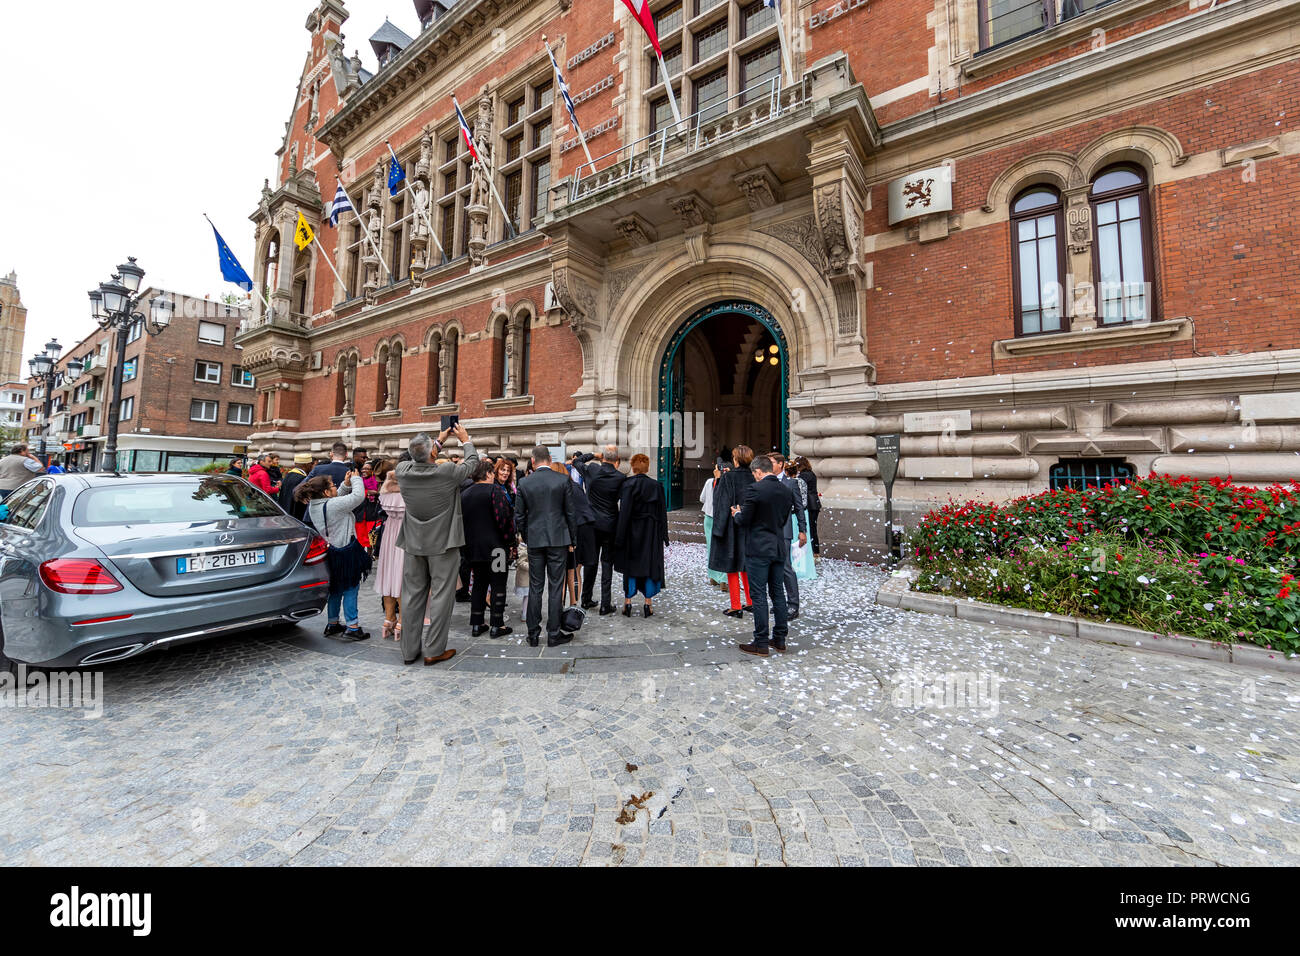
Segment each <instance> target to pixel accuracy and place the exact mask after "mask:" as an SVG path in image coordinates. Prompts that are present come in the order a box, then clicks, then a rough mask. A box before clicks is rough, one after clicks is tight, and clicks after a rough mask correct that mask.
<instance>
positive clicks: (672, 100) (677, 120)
mask: <svg viewBox="0 0 1300 956" xmlns="http://www.w3.org/2000/svg"><path fill="white" fill-rule="evenodd" d="M655 56H657V57H658V58H659V75H660V76H662V77H663V78H664V89H666V90H667V91H668V105H669V106H671V107H672V108H673V121H674V124H675V125H676V126H681V125H682V111H681V110H679V109H678V108H677V95H676V94H675V93H673V78H672V77H671V76H669V75H668V64H666V63H664V55H663V53H661V52H660V51H658V50H655Z"/></svg>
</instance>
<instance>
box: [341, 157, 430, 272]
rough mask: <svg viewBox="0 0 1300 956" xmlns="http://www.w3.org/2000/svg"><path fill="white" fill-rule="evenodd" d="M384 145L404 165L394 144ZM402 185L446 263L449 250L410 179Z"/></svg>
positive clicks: (394, 159)
mask: <svg viewBox="0 0 1300 956" xmlns="http://www.w3.org/2000/svg"><path fill="white" fill-rule="evenodd" d="M384 145H385V146H387V147H388V155H389V156H392V157H393V162H395V163H397V165H399V166H400V165H402V164H401V163H400V162H399V161H398V159H397V154H396V153H395V152H393V144H392V143H391V142H389V141H388V140H384ZM402 185H404V186H405V187H406V192H407V194H408V195H410V197H411V205H412V206H414V207H415V209H416V211H417V212H418V213H419V214H420V218H421V219H423V220H424V225H425V227H426V228H427V229H428V230H429V238H430V239H432V240H433V244H434V245H435V246H437V247H438V254H439V255H441V256H442V261H443V262H446V261H447V250H446V249H444V248H443V247H442V243H441V242H439V241H438V236H437V235H436V234H435V233H434V231H433V223H432V222H431V221H430V220H429V213H428V212H427V211H426V210H424V209H421V208H420V203H419V200H417V199H416V198H415V190H413V189H412V188H411V180H410V177H408V176H403V177H402ZM348 202H349V203H350V202H352V200H350V199H349V200H348Z"/></svg>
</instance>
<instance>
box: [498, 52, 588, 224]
mask: <svg viewBox="0 0 1300 956" xmlns="http://www.w3.org/2000/svg"><path fill="white" fill-rule="evenodd" d="M507 103H508V105H507V107H506V127H505V128H504V129H503V130H502V131H501V142H502V143H503V144H504V146H503V156H504V160H503V162H502V163H501V174H502V177H503V180H502V184H503V186H504V192H505V203H506V210H507V211H508V213H509V215H510V218H511V221H512V222H513V223H514V227H515V230H516V231H517V232H527V231H528V230H530V229H533V228H534V227H535V226H536V225H537V223H538V222H539V221H540V220H541V218H542V217H543V216H545V215H546V209H547V199H548V198H549V195H548V194H549V190H550V185H551V149H552V138H553V134H554V126H553V114H554V104H555V88H554V85H553V84H552V82H551V80H550V79H549V78H548V79H545V80H538V79H537V78H536V77H534V78H533V80H532V81H531V82H526V83H524V85H523V86H522V87H521V88H520V89H519V91H518V93H517V94H514V95H513V97H512V98H507ZM525 104H526V105H525ZM563 115H564V116H565V117H566V119H567V116H568V114H567V113H565V114H563ZM566 135H567V136H576V135H577V132H576V130H570V132H569V133H568V134H566Z"/></svg>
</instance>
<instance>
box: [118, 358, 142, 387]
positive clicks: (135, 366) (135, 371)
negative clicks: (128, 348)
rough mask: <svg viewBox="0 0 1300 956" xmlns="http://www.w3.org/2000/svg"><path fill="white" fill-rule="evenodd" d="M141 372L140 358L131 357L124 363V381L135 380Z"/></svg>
mask: <svg viewBox="0 0 1300 956" xmlns="http://www.w3.org/2000/svg"><path fill="white" fill-rule="evenodd" d="M139 374H140V359H139V358H138V357H137V358H129V359H127V360H126V361H125V362H123V363H122V381H123V382H134V381H135V380H136V377H137V376H138V375H139Z"/></svg>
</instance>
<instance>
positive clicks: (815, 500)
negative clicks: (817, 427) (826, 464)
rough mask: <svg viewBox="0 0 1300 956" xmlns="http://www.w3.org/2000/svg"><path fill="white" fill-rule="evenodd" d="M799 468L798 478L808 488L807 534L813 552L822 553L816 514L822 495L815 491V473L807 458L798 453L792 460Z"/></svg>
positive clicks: (818, 510)
mask: <svg viewBox="0 0 1300 956" xmlns="http://www.w3.org/2000/svg"><path fill="white" fill-rule="evenodd" d="M794 463H795V467H797V468H798V469H799V480H800V481H802V482H803V483H804V485H806V486H807V488H808V530H809V531H810V532H811V533H810V534H809V535H808V538H809V540H810V541H811V542H812V549H813V554H821V553H822V543H821V540H820V539H819V538H818V537H817V516H818V515H819V514H821V513H822V496H821V495H819V494H818V493H817V475H816V474H814V472H813V470H812V465H811V464H810V463H809V462H808V459H807V458H805V457H803V456H802V455H800V456H799V457H798V458H796V459H795V460H794Z"/></svg>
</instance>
